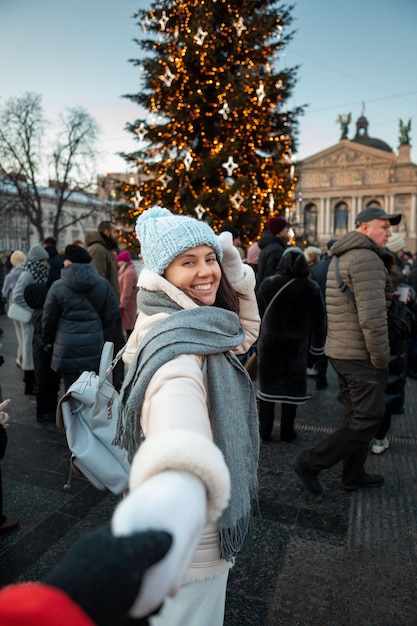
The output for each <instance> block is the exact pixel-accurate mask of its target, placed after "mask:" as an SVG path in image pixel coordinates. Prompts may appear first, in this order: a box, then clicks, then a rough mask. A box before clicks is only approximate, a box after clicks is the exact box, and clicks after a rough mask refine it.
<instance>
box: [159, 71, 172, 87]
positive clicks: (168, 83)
mask: <svg viewBox="0 0 417 626" xmlns="http://www.w3.org/2000/svg"><path fill="white" fill-rule="evenodd" d="M159 78H160V79H161V80H162V82H163V83H164V85H165V86H166V87H171V84H172V81H173V80H174V78H175V74H173V73H172V72H171V70H170V69H169V67H167V68H166V69H165V73H164V75H163V76H159Z"/></svg>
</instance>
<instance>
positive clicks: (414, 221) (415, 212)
mask: <svg viewBox="0 0 417 626" xmlns="http://www.w3.org/2000/svg"><path fill="white" fill-rule="evenodd" d="M410 230H411V233H410V235H411V236H412V237H415V236H416V233H417V194H415V193H413V194H411V208H410Z"/></svg>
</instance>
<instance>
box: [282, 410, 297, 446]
mask: <svg viewBox="0 0 417 626" xmlns="http://www.w3.org/2000/svg"><path fill="white" fill-rule="evenodd" d="M296 412H297V405H296V404H285V403H283V405H282V407H281V441H287V442H289V441H293V440H294V439H295V438H296V436H297V433H296V431H295V428H294V420H295V414H296Z"/></svg>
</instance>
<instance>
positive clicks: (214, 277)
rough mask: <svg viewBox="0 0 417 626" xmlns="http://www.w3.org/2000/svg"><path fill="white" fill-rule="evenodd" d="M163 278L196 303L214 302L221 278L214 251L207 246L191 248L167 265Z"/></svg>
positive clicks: (207, 303)
mask: <svg viewBox="0 0 417 626" xmlns="http://www.w3.org/2000/svg"><path fill="white" fill-rule="evenodd" d="M165 278H166V279H167V280H168V281H169V282H170V283H172V284H173V285H175V286H176V287H178V289H181V290H182V291H184V292H185V293H187V294H188V295H189V296H190V298H192V299H193V300H195V301H197V303H198V304H206V305H211V304H214V303H215V301H216V295H217V290H218V288H219V285H220V278H221V270H220V266H219V263H218V261H217V257H216V253H215V251H214V250H213V248H210V247H209V246H197V247H196V248H191V250H188V251H187V252H184V253H182V254H180V255H179V256H177V258H176V259H174V260H173V261H172V262H171V263H170V264H169V265H168V267H167V268H166V270H165Z"/></svg>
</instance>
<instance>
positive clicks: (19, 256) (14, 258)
mask: <svg viewBox="0 0 417 626" xmlns="http://www.w3.org/2000/svg"><path fill="white" fill-rule="evenodd" d="M25 261H26V254H25V253H24V252H22V251H21V250H15V251H14V252H12V254H11V255H10V263H11V264H12V265H13V267H17V266H18V265H22V264H23V263H24V262H25Z"/></svg>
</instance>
